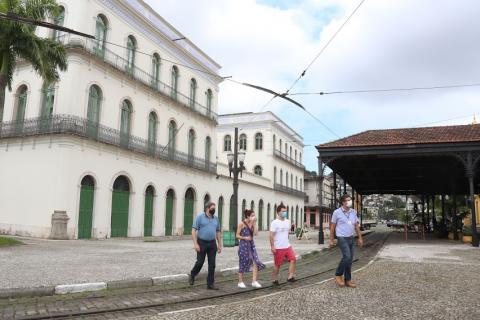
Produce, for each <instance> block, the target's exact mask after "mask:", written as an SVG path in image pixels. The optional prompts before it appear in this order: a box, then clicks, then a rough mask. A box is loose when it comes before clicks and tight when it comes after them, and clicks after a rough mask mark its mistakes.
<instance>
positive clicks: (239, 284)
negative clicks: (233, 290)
mask: <svg viewBox="0 0 480 320" xmlns="http://www.w3.org/2000/svg"><path fill="white" fill-rule="evenodd" d="M238 287H239V288H241V289H246V288H247V286H246V285H245V283H243V282H239V283H238Z"/></svg>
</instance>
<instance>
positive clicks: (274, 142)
mask: <svg viewBox="0 0 480 320" xmlns="http://www.w3.org/2000/svg"><path fill="white" fill-rule="evenodd" d="M276 140H277V137H276V136H275V135H273V151H275V148H277V141H276Z"/></svg>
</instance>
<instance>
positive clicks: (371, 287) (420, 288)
mask: <svg viewBox="0 0 480 320" xmlns="http://www.w3.org/2000/svg"><path fill="white" fill-rule="evenodd" d="M479 271H480V251H479V249H478V248H472V247H471V246H468V245H461V244H458V243H455V242H448V241H441V242H439V241H426V242H421V241H409V242H403V241H401V235H398V234H397V235H394V236H392V237H391V238H390V240H389V242H388V245H387V246H386V247H385V248H384V250H382V252H381V253H380V254H379V257H378V259H377V260H376V261H375V262H374V263H372V264H371V265H369V266H367V267H366V268H365V269H364V270H362V271H360V272H358V273H356V274H355V275H354V278H355V281H356V282H357V284H358V285H359V287H358V288H356V289H350V288H338V287H336V286H335V284H334V283H333V280H329V281H326V282H324V283H321V284H316V285H311V286H307V287H302V288H297V289H292V290H288V291H283V292H279V293H275V294H273V295H270V296H265V297H260V298H256V299H254V300H246V301H243V302H240V303H232V304H223V305H219V306H211V307H207V308H203V309H195V310H189V311H188V310H187V311H184V312H174V313H170V314H160V315H157V316H149V317H136V318H135V319H137V320H140V319H142V320H143V319H246V318H251V319H369V320H373V319H472V320H474V319H480V295H479V293H480V272H479Z"/></svg>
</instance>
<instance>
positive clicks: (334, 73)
mask: <svg viewBox="0 0 480 320" xmlns="http://www.w3.org/2000/svg"><path fill="white" fill-rule="evenodd" d="M147 2H148V3H149V4H151V5H152V7H154V8H155V9H156V10H157V11H158V12H159V14H160V15H162V16H163V17H164V18H166V19H167V20H168V21H169V22H170V23H172V24H173V25H174V26H175V27H176V28H177V29H179V30H180V31H181V32H182V33H184V34H185V35H186V36H187V37H188V38H190V39H191V40H192V41H193V42H194V43H196V44H197V45H198V46H199V47H200V48H202V50H204V51H205V52H206V53H207V54H209V55H210V56H211V57H212V58H214V59H215V60H216V61H218V62H219V63H220V64H221V65H222V66H223V69H222V74H223V75H232V76H233V77H234V78H235V79H236V80H240V81H244V82H251V83H255V84H259V85H263V86H266V87H268V88H271V89H274V90H278V91H284V90H285V89H286V88H288V87H289V85H290V84H291V83H292V82H293V80H294V79H295V78H296V77H297V76H298V74H299V73H300V72H301V71H302V69H303V68H304V67H305V66H306V65H307V64H308V63H309V62H310V61H311V59H312V58H313V57H314V56H315V54H316V53H317V52H318V50H319V49H320V48H321V47H322V46H323V45H324V44H325V43H326V41H327V40H328V39H329V38H330V36H331V35H332V34H333V33H334V32H335V31H336V30H337V29H338V27H339V26H340V25H341V24H342V23H343V21H344V20H345V19H346V17H347V15H348V14H350V12H351V11H352V10H353V9H354V8H355V6H356V5H357V4H358V1H352V0H305V1H300V0H296V1H292V0H290V1H288V0H283V1H277V2H275V1H273V0H261V1H259V2H261V3H258V2H255V1H254V0H202V1H198V0H196V1H193V0H191V1H187V0H183V1H174V0H162V1H154V0H147ZM479 16H480V3H478V1H475V0H423V1H416V0H389V1H385V0H367V1H366V2H365V3H364V4H363V6H362V7H361V8H360V10H359V11H358V12H357V14H356V15H355V16H354V17H353V18H352V19H351V21H350V22H349V23H348V24H347V25H346V27H345V28H344V29H343V30H342V31H341V32H340V34H338V36H337V38H336V39H335V40H334V41H333V42H332V43H331V45H330V47H329V48H328V49H327V50H326V51H325V52H324V54H323V55H322V56H321V57H320V58H319V59H318V61H316V62H315V64H314V65H313V66H312V68H311V69H310V70H309V71H308V72H307V74H306V76H305V77H304V78H303V79H302V80H301V81H300V82H299V84H298V85H297V86H296V88H295V90H293V91H337V90H352V89H372V88H373V89H376V88H395V87H414V86H429V85H443V84H456V83H472V82H480V76H479V75H478V74H477V73H478V70H479V67H480V59H479V58H478V57H479V56H480V41H479V39H480V35H479V33H480V31H479V30H480V19H478V17H479ZM478 89H479V88H469V89H452V90H436V91H422V92H403V93H398V92H397V93H381V94H355V95H329V96H302V97H296V99H298V100H299V101H300V102H301V103H302V104H304V105H305V106H306V107H307V108H308V109H309V110H311V111H312V113H314V114H315V115H316V116H317V117H319V118H320V119H322V121H323V122H325V123H326V124H327V125H328V126H329V127H330V128H332V129H333V130H334V131H335V132H337V133H338V134H339V135H340V136H345V135H348V134H352V133H356V132H358V131H363V130H366V129H373V128H390V127H405V126H415V125H420V124H426V123H430V122H435V121H437V120H441V119H449V118H458V117H459V116H467V117H466V118H462V119H455V120H454V121H453V122H455V123H466V122H469V121H471V118H469V117H468V115H473V114H474V113H475V112H476V110H478V107H477V106H478V105H479V103H480V94H478ZM269 98H270V96H269V95H267V94H264V93H261V92H257V91H255V90H252V89H249V88H244V87H240V86H238V85H235V84H232V83H230V82H225V83H224V84H222V85H221V93H220V112H221V113H227V112H238V111H246V110H249V111H259V109H260V108H261V106H262V105H263V104H264V103H265V102H266V101H267V100H268V99H269ZM269 109H270V110H273V111H274V112H276V113H278V114H279V115H280V116H282V117H283V118H284V119H285V121H286V122H287V123H288V124H289V125H290V126H291V127H293V128H294V129H296V130H297V131H299V133H300V134H301V135H303V136H304V138H305V143H306V144H311V145H313V144H318V143H321V142H325V141H329V140H332V139H335V138H336V137H335V136H333V135H332V134H330V133H329V132H328V131H327V130H325V129H324V128H322V127H321V126H320V124H319V123H318V122H316V121H315V120H313V119H312V118H311V117H309V116H308V115H306V114H305V113H302V111H301V110H300V109H298V108H296V107H295V106H292V105H289V104H288V103H284V102H283V101H280V99H277V100H275V101H274V102H273V103H272V104H271V105H270V106H269ZM446 123H450V122H445V123H440V124H446ZM305 161H306V165H307V167H309V168H310V169H315V163H316V161H315V151H314V149H313V147H307V148H306V151H305Z"/></svg>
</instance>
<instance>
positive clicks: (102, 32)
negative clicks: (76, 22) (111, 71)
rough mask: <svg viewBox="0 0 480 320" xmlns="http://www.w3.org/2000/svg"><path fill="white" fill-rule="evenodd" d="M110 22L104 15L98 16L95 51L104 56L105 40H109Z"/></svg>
mask: <svg viewBox="0 0 480 320" xmlns="http://www.w3.org/2000/svg"><path fill="white" fill-rule="evenodd" d="M107 30H108V22H107V18H105V16H103V15H101V14H100V15H98V16H97V24H96V27H95V35H96V36H95V41H96V42H95V48H94V52H95V54H96V55H97V56H99V57H101V58H103V57H104V56H105V42H106V40H107Z"/></svg>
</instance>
